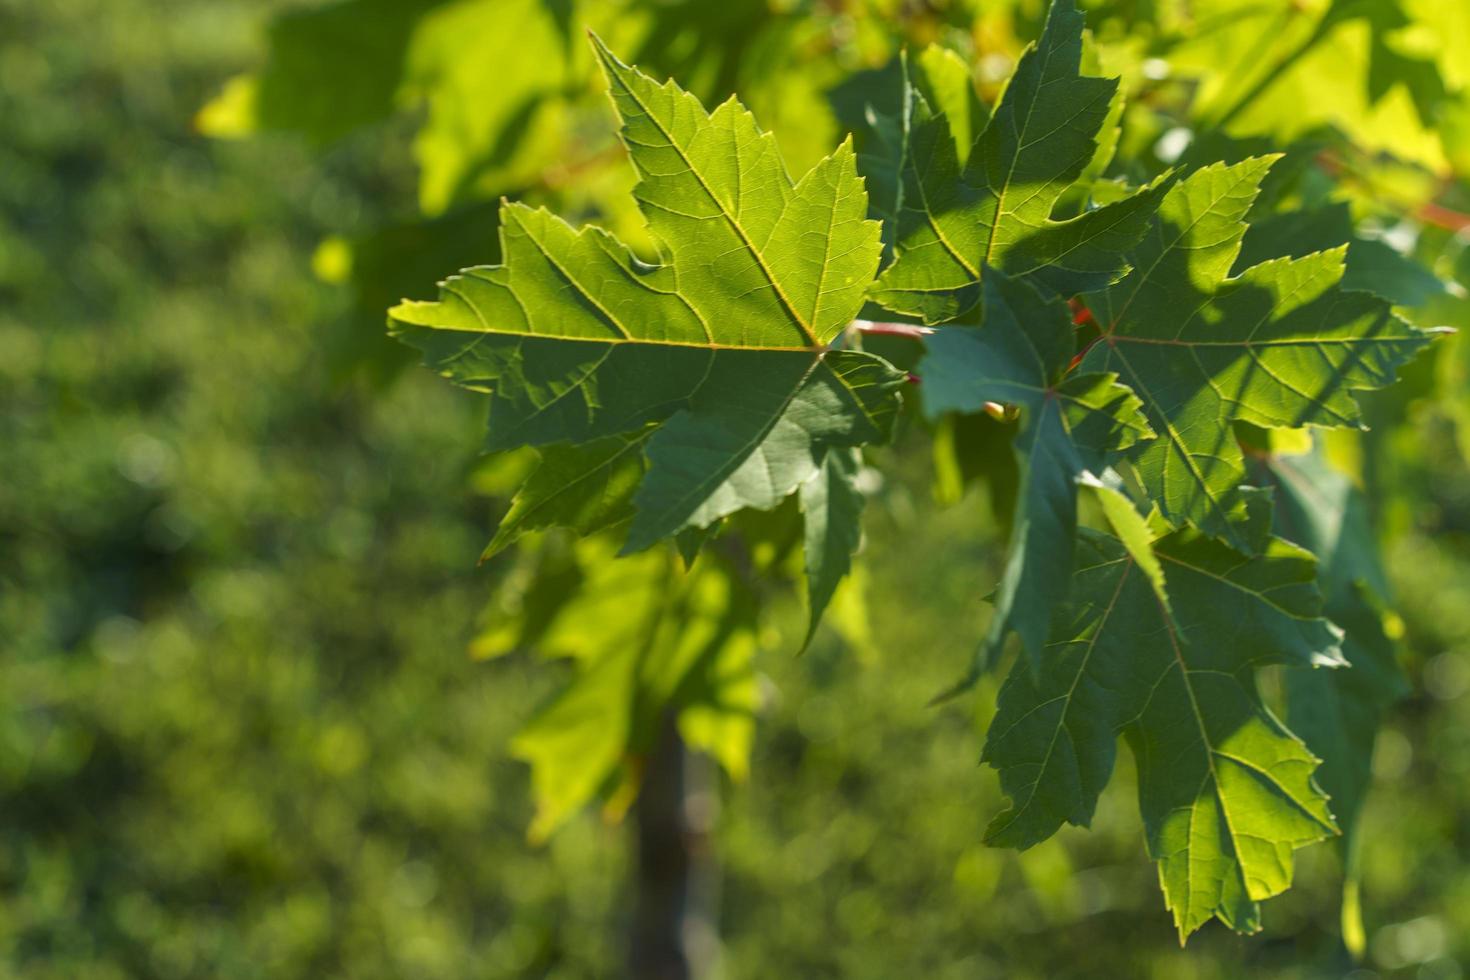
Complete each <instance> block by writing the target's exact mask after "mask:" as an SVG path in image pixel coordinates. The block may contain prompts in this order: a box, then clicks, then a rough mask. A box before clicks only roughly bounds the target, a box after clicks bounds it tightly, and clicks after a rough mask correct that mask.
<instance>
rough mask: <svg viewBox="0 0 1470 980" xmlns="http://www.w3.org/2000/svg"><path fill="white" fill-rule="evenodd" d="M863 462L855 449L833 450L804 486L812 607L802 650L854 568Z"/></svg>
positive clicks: (859, 539) (809, 606)
mask: <svg viewBox="0 0 1470 980" xmlns="http://www.w3.org/2000/svg"><path fill="white" fill-rule="evenodd" d="M862 465H863V460H862V454H861V453H859V452H858V451H857V450H855V449H850V450H842V451H834V452H830V453H828V454H827V458H826V460H825V461H824V462H823V464H822V468H821V470H820V471H819V472H818V473H817V475H816V476H815V477H813V478H812V479H810V480H808V481H806V482H805V483H803V484H802V485H801V498H800V499H801V513H802V521H803V526H804V528H805V535H806V540H805V552H806V554H805V557H806V581H807V609H808V624H807V630H806V636H805V637H804V638H803V640H802V644H801V646H802V649H803V650H804V649H806V648H807V647H808V646H810V645H811V642H812V637H813V636H814V635H816V632H817V626H818V624H820V623H821V621H822V613H824V612H825V611H826V609H827V605H828V603H830V602H831V601H832V596H833V595H834V594H835V593H836V592H837V586H838V585H839V584H841V582H842V580H843V579H844V578H846V577H847V575H848V573H849V572H851V571H852V556H853V555H854V554H856V553H857V550H858V545H859V544H860V543H861V542H862V538H863V529H862V516H863V495H862V493H861V492H860V491H859V490H858V488H857V477H858V472H859V471H860V470H861V469H862Z"/></svg>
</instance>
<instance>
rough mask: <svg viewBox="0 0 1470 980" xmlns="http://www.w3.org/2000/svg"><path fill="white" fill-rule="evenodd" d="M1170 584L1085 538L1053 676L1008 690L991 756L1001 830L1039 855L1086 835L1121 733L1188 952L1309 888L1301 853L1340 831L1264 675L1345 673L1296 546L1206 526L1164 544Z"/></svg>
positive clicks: (1040, 675) (1245, 926)
mask: <svg viewBox="0 0 1470 980" xmlns="http://www.w3.org/2000/svg"><path fill="white" fill-rule="evenodd" d="M1153 552H1154V554H1155V556H1156V557H1157V558H1158V561H1159V565H1160V566H1161V567H1162V569H1163V577H1164V579H1165V581H1166V583H1167V585H1166V587H1167V591H1168V596H1169V607H1170V608H1169V609H1167V610H1166V608H1165V606H1164V604H1163V602H1162V601H1161V598H1160V594H1159V585H1158V583H1157V582H1155V581H1153V580H1152V576H1151V575H1150V574H1149V572H1148V570H1147V569H1144V568H1142V567H1140V565H1139V563H1138V562H1137V561H1136V560H1135V559H1134V557H1133V556H1132V554H1131V553H1130V551H1129V549H1127V548H1125V547H1124V545H1123V544H1122V543H1121V542H1120V541H1118V540H1117V539H1116V538H1113V537H1112V536H1110V535H1106V534H1103V533H1100V532H1097V531H1092V530H1090V529H1084V530H1083V531H1082V532H1080V534H1079V543H1078V554H1079V557H1078V566H1079V567H1078V569H1077V572H1076V574H1075V576H1074V579H1073V583H1072V591H1071V595H1070V598H1069V599H1068V601H1067V603H1066V604H1065V606H1064V607H1063V608H1062V609H1061V610H1060V611H1059V613H1058V615H1057V616H1056V617H1055V619H1054V623H1053V628H1052V634H1051V642H1050V644H1049V645H1048V650H1047V656H1046V657H1044V658H1043V660H1042V667H1041V670H1040V671H1033V670H1029V669H1026V667H1025V665H1024V664H1022V663H1018V664H1017V665H1016V667H1015V669H1013V670H1012V671H1011V673H1010V676H1009V677H1008V679H1007V680H1006V682H1005V685H1004V686H1003V687H1002V689H1001V692H1000V695H999V700H998V703H997V711H996V716H995V719H994V721H993V723H992V725H991V728H990V734H989V736H988V738H987V739H986V744H985V753H984V759H985V761H987V762H988V763H990V764H991V765H992V766H994V767H995V768H996V769H997V770H999V772H1000V778H1001V786H1002V788H1003V789H1004V790H1005V792H1006V794H1007V795H1008V796H1009V797H1010V798H1011V807H1010V809H1009V810H1007V811H1005V812H1004V813H1001V814H1000V815H998V816H997V817H996V818H995V820H994V821H993V822H992V823H991V825H990V828H989V829H988V831H987V833H986V839H987V841H988V842H990V843H992V844H998V845H1007V846H1014V847H1023V848H1024V847H1029V846H1031V845H1033V844H1036V843H1038V842H1039V841H1042V840H1044V839H1046V838H1047V837H1049V836H1051V834H1053V833H1054V832H1055V831H1056V830H1057V829H1058V828H1059V827H1060V826H1061V825H1062V824H1063V823H1072V824H1076V825H1080V826H1086V825H1087V824H1088V823H1089V821H1090V820H1091V817H1092V813H1093V809H1094V807H1095V806H1096V803H1097V798H1098V795H1099V794H1100V793H1101V792H1102V789H1103V787H1104V786H1105V785H1106V784H1107V782H1108V779H1109V778H1110V776H1111V774H1112V769H1113V761H1114V757H1115V752H1116V747H1115V742H1116V739H1117V737H1118V736H1119V735H1120V734H1121V735H1124V736H1125V737H1126V738H1127V740H1128V743H1129V745H1130V747H1131V749H1132V751H1133V754H1134V757H1135V759H1136V761H1137V764H1138V770H1139V775H1138V780H1139V806H1140V809H1141V810H1142V813H1143V819H1144V828H1145V835H1146V839H1147V843H1148V850H1149V854H1150V855H1151V856H1152V857H1153V858H1154V860H1155V861H1157V862H1158V863H1159V878H1160V882H1161V884H1162V885H1163V889H1164V895H1165V900H1166V902H1167V904H1168V906H1169V908H1170V909H1171V910H1172V911H1173V913H1174V920H1175V924H1176V926H1177V927H1178V929H1179V933H1180V937H1181V939H1182V938H1183V937H1185V936H1187V935H1188V934H1189V933H1190V932H1192V931H1194V930H1195V929H1197V928H1198V927H1199V926H1200V925H1202V924H1204V923H1205V922H1206V921H1208V920H1209V919H1210V918H1211V917H1212V916H1215V917H1219V918H1220V919H1221V920H1222V921H1224V922H1225V923H1226V924H1227V925H1230V926H1231V927H1233V928H1236V929H1239V930H1242V931H1254V930H1255V929H1257V928H1258V927H1259V921H1260V919H1259V908H1258V906H1257V904H1256V903H1257V902H1259V901H1260V900H1262V899H1265V898H1269V897H1271V896H1273V895H1276V894H1278V893H1280V892H1281V891H1283V890H1285V889H1286V888H1287V887H1288V886H1289V885H1290V883H1291V874H1292V851H1293V850H1294V849H1295V848H1298V847H1301V846H1304V845H1306V844H1309V843H1312V842H1314V841H1318V840H1322V839H1324V838H1327V837H1330V836H1332V835H1334V834H1336V833H1337V828H1336V824H1335V822H1334V820H1333V817H1332V815H1331V814H1330V813H1329V811H1328V809H1327V797H1326V796H1325V795H1324V794H1323V793H1322V792H1321V790H1320V789H1318V787H1317V786H1316V784H1315V783H1314V782H1313V779H1312V774H1313V771H1314V770H1315V769H1316V768H1317V765H1318V760H1317V759H1316V758H1315V757H1314V756H1313V755H1312V754H1311V752H1310V751H1308V749H1307V747H1306V746H1305V745H1304V744H1302V742H1301V741H1300V740H1299V739H1297V738H1296V737H1295V736H1294V735H1292V734H1291V733H1290V732H1288V731H1287V730H1286V729H1285V728H1284V727H1283V726H1282V725H1281V723H1280V722H1279V721H1277V720H1276V719H1275V717H1273V716H1272V714H1271V713H1270V712H1269V711H1268V710H1267V709H1266V708H1265V706H1264V705H1263V704H1262V703H1261V700H1260V698H1259V696H1258V695H1257V693H1256V690H1255V681H1254V671H1255V669H1256V668H1257V667H1261V666H1265V665H1267V664H1274V663H1286V664H1293V665H1298V666H1302V667H1323V666H1334V665H1340V664H1341V663H1342V656H1341V651H1340V648H1339V641H1340V632H1339V631H1338V630H1337V629H1336V628H1335V627H1333V626H1332V625H1331V624H1330V623H1328V622H1327V620H1325V619H1323V618H1322V617H1321V612H1322V609H1321V606H1322V602H1321V594H1320V593H1319V592H1318V590H1317V588H1316V584H1315V580H1316V565H1315V562H1314V560H1313V558H1312V556H1311V555H1310V554H1309V553H1308V552H1305V551H1303V550H1301V549H1300V548H1298V547H1296V546H1295V545H1292V544H1288V543H1287V542H1285V541H1282V540H1281V539H1279V538H1273V539H1270V541H1269V542H1268V543H1267V544H1266V546H1265V547H1264V548H1263V550H1262V553H1260V554H1258V555H1254V556H1247V555H1244V554H1241V553H1239V552H1236V551H1234V550H1232V549H1231V548H1229V547H1228V546H1226V545H1225V544H1223V543H1221V542H1219V541H1216V540H1214V539H1212V538H1209V537H1207V536H1205V535H1203V534H1201V533H1199V532H1198V531H1195V530H1193V529H1184V530H1178V531H1173V532H1171V533H1170V534H1168V535H1167V536H1165V537H1163V538H1160V539H1158V540H1156V541H1155V542H1154V543H1153Z"/></svg>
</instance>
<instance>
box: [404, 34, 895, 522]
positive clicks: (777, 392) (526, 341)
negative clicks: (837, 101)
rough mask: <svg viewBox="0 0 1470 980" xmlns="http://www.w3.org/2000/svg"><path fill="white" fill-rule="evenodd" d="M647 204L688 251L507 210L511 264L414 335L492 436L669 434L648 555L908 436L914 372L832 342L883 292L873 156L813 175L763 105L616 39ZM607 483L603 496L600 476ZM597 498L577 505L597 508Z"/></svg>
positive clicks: (654, 456) (615, 83)
mask: <svg viewBox="0 0 1470 980" xmlns="http://www.w3.org/2000/svg"><path fill="white" fill-rule="evenodd" d="M597 50H598V54H599V57H600V58H601V59H602V62H603V65H604V68H605V69H606V72H607V75H608V78H609V81H610V84H611V93H612V97H613V102H614V104H615V105H616V107H617V110H618V113H619V115H620V116H621V118H622V124H623V127H622V136H623V140H624V142H625V143H626V144H627V146H628V148H629V153H630V156H631V159H632V162H633V164H634V166H635V167H636V168H637V170H638V172H639V177H640V180H639V183H638V186H637V189H636V192H635V193H636V196H637V199H638V201H639V204H640V206H641V208H642V210H643V212H644V214H645V215H646V216H647V219H648V225H649V228H650V230H651V232H652V233H653V235H654V236H655V238H656V239H657V240H658V242H659V244H660V246H661V250H662V253H663V254H664V255H665V256H666V259H665V261H664V263H663V264H660V265H648V264H646V263H644V262H642V261H640V260H639V259H638V258H637V257H636V256H635V255H634V254H633V253H632V251H631V250H630V249H629V248H628V247H626V246H625V245H623V244H622V243H620V242H618V241H617V240H616V239H615V238H613V237H612V236H611V235H609V234H607V233H606V232H603V231H601V230H599V229H596V228H584V229H581V230H576V229H573V228H572V227H571V226H570V225H568V224H566V223H565V222H563V221H561V220H560V219H559V218H556V217H554V216H553V215H551V214H549V213H548V212H546V211H544V210H532V209H530V208H527V207H524V206H521V205H516V204H507V205H505V206H504V208H503V210H502V223H501V242H502V255H503V264H501V265H498V266H493V267H481V268H474V269H467V270H465V271H464V272H463V273H461V274H460V275H459V276H456V277H452V278H451V279H450V280H448V281H447V282H445V283H444V284H443V285H442V287H441V292H440V298H439V300H438V301H437V302H433V303H415V302H408V303H404V304H402V305H400V306H399V307H397V308H395V309H394V310H393V312H392V316H393V322H392V328H393V330H394V332H395V333H396V334H397V335H398V336H399V337H400V338H401V339H403V340H405V341H406V342H408V343H410V344H412V345H413V346H415V347H418V348H419V349H420V350H422V351H423V352H424V354H425V360H426V363H427V364H429V365H430V366H432V367H433V368H435V369H436V370H438V371H439V372H440V373H441V374H443V375H444V376H445V377H447V378H449V379H450V380H452V381H454V382H455V383H457V384H460V385H462V386H464V387H467V388H471V389H474V390H477V391H482V392H485V393H486V394H487V395H488V396H489V398H490V403H491V408H490V421H489V436H488V439H487V448H488V449H490V450H500V449H507V448H513V447H517V446H521V445H536V446H544V445H549V444H554V443H572V444H582V443H587V442H592V441H594V440H598V439H603V438H606V437H609V436H617V435H621V434H625V433H629V432H633V431H638V430H641V429H643V427H645V426H648V425H650V424H653V425H656V426H657V427H656V428H655V429H654V431H653V432H652V433H651V434H649V435H648V438H647V443H646V446H645V452H646V456H647V460H648V471H647V474H646V476H645V477H644V479H643V481H642V483H641V484H640V485H639V487H638V490H637V492H636V494H635V496H634V508H635V511H636V514H635V516H634V518H633V522H632V526H631V528H630V531H629V538H628V542H627V547H626V550H627V551H637V550H639V549H642V548H645V547H647V546H648V545H650V544H652V543H653V542H654V541H657V540H659V539H661V538H664V537H669V536H672V535H674V534H676V533H678V532H679V531H680V530H682V529H684V528H688V527H706V526H708V525H709V524H711V523H713V522H714V521H716V520H718V519H719V518H721V517H723V516H725V515H727V514H730V513H733V512H734V511H736V510H739V509H741V508H743V507H757V508H763V509H769V508H771V507H774V506H775V505H776V504H778V503H780V501H781V500H783V499H784V498H785V497H787V496H789V495H791V494H793V493H795V492H796V491H797V489H798V487H800V486H801V485H802V484H803V483H805V482H806V481H807V480H809V479H811V478H812V477H813V476H815V475H816V473H817V472H818V470H819V469H820V468H821V466H822V465H823V460H824V458H825V454H826V453H827V452H828V451H829V450H830V449H834V448H843V449H845V448H851V447H855V446H858V445H861V444H863V443H866V442H872V441H877V440H880V439H884V438H886V437H887V435H888V433H889V430H890V428H891V424H892V420H893V418H894V416H895V415H896V413H897V408H898V401H897V396H896V394H895V392H896V389H897V387H898V385H899V384H900V383H901V382H902V380H903V377H902V375H900V374H899V373H898V372H896V371H894V370H893V369H892V368H890V367H889V366H888V365H886V364H885V363H884V362H883V361H881V360H880V359H878V358H876V357H873V356H872V355H869V354H863V353H860V352H853V351H833V350H829V349H828V345H829V344H830V343H831V342H832V341H833V340H834V339H835V338H836V337H837V336H838V335H839V334H840V333H841V332H842V331H843V329H844V328H845V327H846V326H847V325H848V324H849V323H850V322H851V321H852V319H853V317H854V316H855V315H856V313H857V312H858V309H859V307H860V306H861V304H862V302H863V297H864V293H865V290H866V288H867V286H868V284H869V282H870V281H871V278H872V275H873V272H874V271H875V268H876V265H877V261H878V253H879V248H880V244H879V227H878V225H877V223H876V222H872V221H869V220H867V217H866V213H867V197H866V194H865V193H864V190H863V184H862V181H861V179H860V178H859V177H858V176H857V171H856V167H855V163H854V156H853V151H852V148H851V146H850V145H849V144H844V145H843V146H842V147H840V148H839V149H838V150H837V152H835V153H834V154H832V155H831V156H830V157H828V158H827V159H825V160H823V161H822V162H821V163H819V164H818V165H817V166H816V167H815V168H813V170H812V171H811V172H810V173H808V174H807V175H806V176H805V177H803V178H802V179H801V180H800V181H792V180H791V178H790V177H789V176H788V175H787V173H786V170H785V167H784V165H783V164H782V162H781V159H780V156H779V154H778V152H777V149H776V144H775V142H774V140H773V139H772V137H771V136H770V135H769V134H767V133H763V132H761V131H760V129H759V128H758V127H757V126H756V124H755V121H754V120H753V119H752V118H751V116H750V114H749V113H747V112H746V111H745V110H744V109H742V108H741V106H740V105H739V104H738V103H736V102H734V101H730V102H726V103H725V104H724V105H722V106H720V107H719V108H718V109H716V110H715V111H714V112H713V113H707V112H706V111H705V110H704V109H703V107H701V106H700V104H699V102H698V101H697V100H696V99H695V98H694V97H693V96H690V95H689V94H687V93H685V92H683V91H682V90H680V89H679V88H678V87H677V86H675V85H674V84H673V83H672V82H670V83H667V84H663V85H659V84H657V83H655V82H654V81H652V80H651V79H649V78H648V77H646V76H645V75H643V74H641V73H639V72H638V71H636V70H634V69H632V68H629V67H627V66H626V65H624V64H622V63H621V62H619V61H618V60H617V59H616V58H615V57H613V55H612V54H611V53H610V52H609V51H608V50H607V49H606V48H605V47H603V46H602V45H601V43H600V42H598V45H597ZM589 486H592V487H596V486H598V484H596V483H595V482H594V483H592V484H589ZM576 496H577V495H576V494H575V493H569V494H568V495H565V496H564V497H563V498H561V499H560V503H559V504H558V506H559V507H561V508H572V509H575V508H576V507H577V506H579V505H578V502H577V500H576V499H575V497H576Z"/></svg>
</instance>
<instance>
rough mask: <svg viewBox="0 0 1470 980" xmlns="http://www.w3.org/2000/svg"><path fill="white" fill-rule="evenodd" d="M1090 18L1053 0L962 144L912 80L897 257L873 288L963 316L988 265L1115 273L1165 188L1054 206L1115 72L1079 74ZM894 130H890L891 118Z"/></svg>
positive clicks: (1094, 148)
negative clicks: (1036, 35) (1063, 211)
mask: <svg viewBox="0 0 1470 980" xmlns="http://www.w3.org/2000/svg"><path fill="white" fill-rule="evenodd" d="M1082 29H1083V17H1082V15H1081V14H1080V13H1078V11H1077V9H1076V7H1075V5H1074V4H1073V3H1072V0H1058V2H1056V3H1054V4H1052V6H1051V10H1050V12H1049V14H1048V15H1047V20H1046V26H1045V27H1044V29H1043V31H1042V35H1041V38H1040V40H1039V41H1037V43H1036V44H1035V45H1033V46H1032V47H1031V48H1029V49H1028V50H1027V51H1026V53H1025V54H1024V55H1023V56H1022V57H1021V60H1020V63H1019V64H1018V65H1017V67H1016V71H1015V74H1014V75H1013V76H1012V78H1011V80H1010V83H1009V85H1008V86H1007V87H1006V91H1005V95H1004V96H1003V97H1002V99H1001V101H1000V104H999V105H998V106H997V107H996V109H995V113H994V115H993V116H992V117H991V118H990V120H989V122H988V124H987V125H986V126H985V129H984V131H983V132H981V133H980V135H979V137H978V138H977V140H976V142H975V145H974V147H973V148H972V149H971V150H970V151H969V154H968V156H967V157H964V158H963V159H964V163H963V164H961V159H962V157H961V154H960V153H959V151H958V150H957V147H956V144H955V138H954V134H953V132H952V130H951V125H950V123H949V121H948V118H947V117H946V115H945V114H943V113H937V112H936V111H935V110H934V108H932V107H931V106H930V103H929V99H928V98H927V97H926V96H925V94H924V90H925V89H926V88H932V86H931V85H922V84H919V83H918V82H916V81H915V80H914V79H912V78H906V79H905V106H904V112H903V116H902V120H901V121H902V125H901V127H899V129H898V132H899V134H900V135H901V136H902V137H903V139H902V144H901V146H902V156H901V164H900V166H899V167H898V169H899V171H900V173H901V175H902V177H901V180H900V181H898V182H897V187H896V188H895V192H896V194H897V195H898V200H897V201H896V202H895V203H894V204H893V205H891V206H890V208H889V210H891V211H892V212H893V213H894V215H895V218H894V227H893V229H892V231H891V235H890V237H891V238H892V242H893V255H894V258H893V262H892V263H891V264H890V265H888V267H887V268H886V269H884V271H883V274H882V275H881V276H880V277H879V280H878V283H877V284H876V285H875V287H874V289H873V292H872V296H873V299H874V300H875V301H876V302H877V303H879V304H880V305H882V306H884V307H886V308H888V309H890V310H894V311H897V312H900V313H904V314H907V315H911V316H915V317H919V318H921V319H923V320H924V321H925V322H926V323H942V322H946V321H949V320H954V319H957V318H960V317H962V316H964V315H965V314H966V313H968V312H969V311H970V310H972V309H973V308H974V307H975V306H976V305H977V304H978V303H979V302H980V300H981V292H980V283H981V281H982V279H983V278H984V272H985V270H986V269H987V267H993V268H996V269H999V270H1001V271H1002V272H1005V273H1007V274H1008V275H1011V276H1013V277H1023V276H1024V277H1028V278H1030V279H1031V280H1032V281H1033V282H1034V283H1036V284H1037V285H1039V286H1042V287H1044V288H1046V289H1048V290H1050V291H1052V292H1056V293H1058V294H1061V295H1064V296H1070V295H1074V294H1076V293H1079V292H1083V291H1086V290H1090V289H1097V288H1099V287H1101V286H1104V285H1106V284H1108V283H1109V282H1112V281H1114V280H1116V279H1117V278H1118V277H1119V276H1120V275H1122V274H1123V272H1124V271H1125V270H1126V269H1127V262H1126V258H1125V255H1124V253H1125V250H1126V249H1127V248H1129V247H1130V246H1131V245H1133V244H1134V243H1135V242H1137V241H1138V239H1139V236H1141V235H1142V234H1143V233H1144V231H1145V229H1146V228H1147V227H1148V216H1149V213H1150V211H1151V210H1152V209H1153V208H1154V206H1155V205H1156V203H1157V199H1158V193H1159V188H1158V187H1150V188H1147V189H1145V190H1144V191H1142V192H1140V193H1138V194H1136V195H1134V196H1132V197H1130V198H1127V199H1126V200H1123V201H1120V202H1117V203H1115V204H1111V205H1108V206H1107V207H1103V208H1098V209H1096V210H1093V211H1086V212H1084V213H1082V214H1080V215H1077V216H1075V217H1072V218H1070V219H1067V220H1062V221H1058V220H1054V219H1053V217H1052V212H1053V210H1054V209H1055V208H1056V206H1057V203H1058V201H1059V200H1060V199H1061V198H1062V196H1063V195H1064V194H1065V193H1066V192H1067V190H1068V189H1069V188H1070V187H1071V186H1072V185H1073V184H1074V183H1075V182H1076V181H1077V179H1078V178H1079V177H1081V176H1082V175H1083V173H1084V172H1086V170H1087V169H1088V167H1089V166H1090V165H1091V164H1092V162H1093V160H1094V159H1095V158H1096V157H1097V155H1098V140H1097V137H1098V134H1099V133H1100V132H1102V130H1103V129H1104V127H1105V126H1106V124H1107V120H1108V118H1109V115H1110V112H1111V111H1112V106H1113V100H1114V96H1115V93H1116V92H1117V88H1118V83H1117V80H1116V79H1111V80H1110V79H1102V78H1092V77H1087V76H1084V75H1082V74H1081V70H1080V69H1081V61H1082ZM888 128H889V134H888V137H887V140H886V142H888V143H890V144H892V143H893V141H894V127H893V126H892V125H891V124H890V125H889V127H888Z"/></svg>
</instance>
